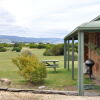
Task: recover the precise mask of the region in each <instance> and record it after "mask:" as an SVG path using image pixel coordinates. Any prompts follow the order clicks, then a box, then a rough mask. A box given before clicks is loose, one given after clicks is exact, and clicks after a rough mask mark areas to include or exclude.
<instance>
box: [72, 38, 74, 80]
mask: <svg viewBox="0 0 100 100" xmlns="http://www.w3.org/2000/svg"><path fill="white" fill-rule="evenodd" d="M72 79H73V80H74V37H72Z"/></svg>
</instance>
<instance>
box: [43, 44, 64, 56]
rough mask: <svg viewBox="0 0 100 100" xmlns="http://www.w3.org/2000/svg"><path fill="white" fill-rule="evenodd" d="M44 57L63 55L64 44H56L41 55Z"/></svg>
mask: <svg viewBox="0 0 100 100" xmlns="http://www.w3.org/2000/svg"><path fill="white" fill-rule="evenodd" d="M43 54H44V55H45V56H58V55H63V54H64V44H57V45H55V46H53V47H51V48H50V49H46V50H45V52H44V53H43Z"/></svg>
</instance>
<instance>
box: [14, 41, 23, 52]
mask: <svg viewBox="0 0 100 100" xmlns="http://www.w3.org/2000/svg"><path fill="white" fill-rule="evenodd" d="M21 49H22V45H21V43H15V44H14V46H13V49H12V51H16V52H20V51H21Z"/></svg>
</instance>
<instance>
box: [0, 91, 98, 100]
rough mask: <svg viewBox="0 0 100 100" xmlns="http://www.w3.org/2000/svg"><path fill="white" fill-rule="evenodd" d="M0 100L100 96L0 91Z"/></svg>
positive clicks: (90, 99) (86, 99) (71, 99)
mask: <svg viewBox="0 0 100 100" xmlns="http://www.w3.org/2000/svg"><path fill="white" fill-rule="evenodd" d="M0 100H100V96H95V97H88V96H66V95H57V94H33V93H24V92H21V93H16V92H2V91H0Z"/></svg>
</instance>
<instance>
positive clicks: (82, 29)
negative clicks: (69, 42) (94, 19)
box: [64, 27, 100, 40]
mask: <svg viewBox="0 0 100 100" xmlns="http://www.w3.org/2000/svg"><path fill="white" fill-rule="evenodd" d="M89 30H91V31H93V30H97V31H100V27H77V28H75V29H74V30H73V31H72V32H71V33H69V34H68V35H67V36H65V37H64V40H66V39H68V38H70V37H72V36H73V35H75V34H76V33H78V31H89Z"/></svg>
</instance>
